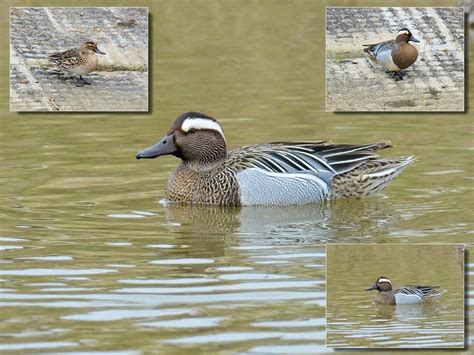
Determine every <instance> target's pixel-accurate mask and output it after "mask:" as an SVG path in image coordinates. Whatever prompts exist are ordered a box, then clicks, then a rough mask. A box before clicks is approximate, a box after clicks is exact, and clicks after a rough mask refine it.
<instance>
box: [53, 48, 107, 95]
mask: <svg viewBox="0 0 474 355" xmlns="http://www.w3.org/2000/svg"><path fill="white" fill-rule="evenodd" d="M96 53H98V54H105V53H104V52H102V51H101V50H99V48H97V44H96V43H95V42H90V41H89V42H84V43H83V44H82V46H81V47H80V48H75V49H69V50H67V51H65V52H59V53H53V54H51V55H50V56H49V60H50V62H51V63H53V64H54V65H55V66H56V67H57V69H58V70H59V71H61V72H63V73H66V74H68V75H71V76H74V77H77V76H78V77H79V78H80V81H77V82H76V84H77V85H79V86H82V85H84V84H87V85H90V82H88V81H86V80H85V79H83V78H82V76H83V75H87V74H89V73H90V72H92V71H94V70H95V69H96V68H97V64H98V63H99V59H98V57H97V55H96Z"/></svg>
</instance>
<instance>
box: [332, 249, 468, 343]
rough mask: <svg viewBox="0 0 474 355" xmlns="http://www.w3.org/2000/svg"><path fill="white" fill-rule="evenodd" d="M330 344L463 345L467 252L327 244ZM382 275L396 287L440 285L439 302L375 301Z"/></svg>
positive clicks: (459, 250) (460, 250)
mask: <svg viewBox="0 0 474 355" xmlns="http://www.w3.org/2000/svg"><path fill="white" fill-rule="evenodd" d="M326 253H327V254H326V267H327V284H326V285H327V293H326V297H327V313H326V317H327V318H326V324H327V333H328V345H330V346H331V347H336V348H348V347H358V348H360V347H363V348H367V347H369V348H385V347H404V348H433V347H434V348H439V347H458V348H463V347H464V252H463V250H462V246H460V245H455V244H432V245H426V244H411V245H408V244H370V245H368V244H364V245H363V244H329V245H328V248H327V251H326ZM380 276H385V277H389V278H390V279H391V281H392V285H393V288H394V289H396V288H398V287H401V286H403V285H406V284H412V285H413V284H416V285H426V284H428V285H439V287H440V288H439V290H441V291H443V290H445V293H444V294H443V295H442V296H441V297H440V299H439V300H437V301H434V302H425V303H424V304H422V305H419V304H408V305H407V304H401V305H399V304H397V305H396V306H393V305H385V304H378V303H374V302H373V300H374V297H375V295H376V294H377V291H374V290H372V291H370V292H367V291H366V290H365V289H366V288H367V287H369V286H371V285H372V284H373V283H374V282H375V280H377V279H378V278H379V277H380Z"/></svg>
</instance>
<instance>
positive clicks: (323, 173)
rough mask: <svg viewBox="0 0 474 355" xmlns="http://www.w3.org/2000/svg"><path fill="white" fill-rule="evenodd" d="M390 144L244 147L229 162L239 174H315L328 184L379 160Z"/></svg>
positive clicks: (306, 144)
mask: <svg viewBox="0 0 474 355" xmlns="http://www.w3.org/2000/svg"><path fill="white" fill-rule="evenodd" d="M389 146H390V142H379V143H373V144H365V145H352V144H331V143H326V142H289V143H288V142H275V143H270V144H265V145H254V146H248V147H244V148H242V149H239V150H236V151H233V152H231V153H230V154H229V160H230V161H228V163H230V164H232V165H234V166H235V167H236V168H237V171H241V170H244V169H248V168H259V169H262V170H265V171H268V172H275V173H295V172H298V173H302V172H308V173H314V174H317V175H318V176H320V177H321V178H322V179H323V180H325V181H330V180H331V178H332V177H333V176H334V175H338V174H343V173H346V172H348V171H350V170H353V169H355V168H357V167H358V166H360V165H362V164H364V163H365V162H367V161H368V160H370V159H374V158H376V157H377V154H376V153H375V152H376V151H377V150H379V149H383V148H386V147H389Z"/></svg>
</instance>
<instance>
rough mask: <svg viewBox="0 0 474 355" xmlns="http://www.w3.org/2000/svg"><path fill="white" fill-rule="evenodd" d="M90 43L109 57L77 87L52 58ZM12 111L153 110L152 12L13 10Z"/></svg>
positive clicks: (91, 9) (143, 9)
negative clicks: (150, 84) (150, 73)
mask: <svg viewBox="0 0 474 355" xmlns="http://www.w3.org/2000/svg"><path fill="white" fill-rule="evenodd" d="M88 40H92V41H95V42H97V44H98V47H99V49H100V50H102V51H104V52H106V53H107V55H105V56H103V55H98V57H99V68H98V69H97V70H96V71H94V72H92V73H90V74H89V75H88V76H86V77H85V78H86V79H87V80H88V81H91V82H92V85H85V86H82V87H76V86H75V84H74V81H73V80H62V79H61V78H60V77H58V75H56V74H54V73H53V67H52V66H50V64H49V63H48V55H49V54H52V53H55V52H61V51H64V50H67V49H70V48H77V47H79V46H80V45H81V44H82V43H83V42H85V41H88ZM10 111H148V9H147V8H143V7H142V8H133V7H130V8H126V7H120V8H119V7H116V8H114V7H96V8H73V7H71V8H60V7H50V8H46V7H37V8H26V7H25V8H11V9H10Z"/></svg>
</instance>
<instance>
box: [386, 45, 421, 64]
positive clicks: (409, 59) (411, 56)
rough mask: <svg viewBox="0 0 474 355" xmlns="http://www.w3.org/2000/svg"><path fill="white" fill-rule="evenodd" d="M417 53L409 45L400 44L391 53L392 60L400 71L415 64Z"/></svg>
mask: <svg viewBox="0 0 474 355" xmlns="http://www.w3.org/2000/svg"><path fill="white" fill-rule="evenodd" d="M417 58H418V51H417V50H416V48H415V47H414V46H412V45H411V44H410V43H405V42H402V43H400V44H399V45H398V46H395V47H394V49H393V51H392V60H393V62H394V63H395V64H396V65H397V67H399V68H400V70H402V69H405V68H408V67H409V66H410V65H412V64H413V63H415V62H416V59H417Z"/></svg>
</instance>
